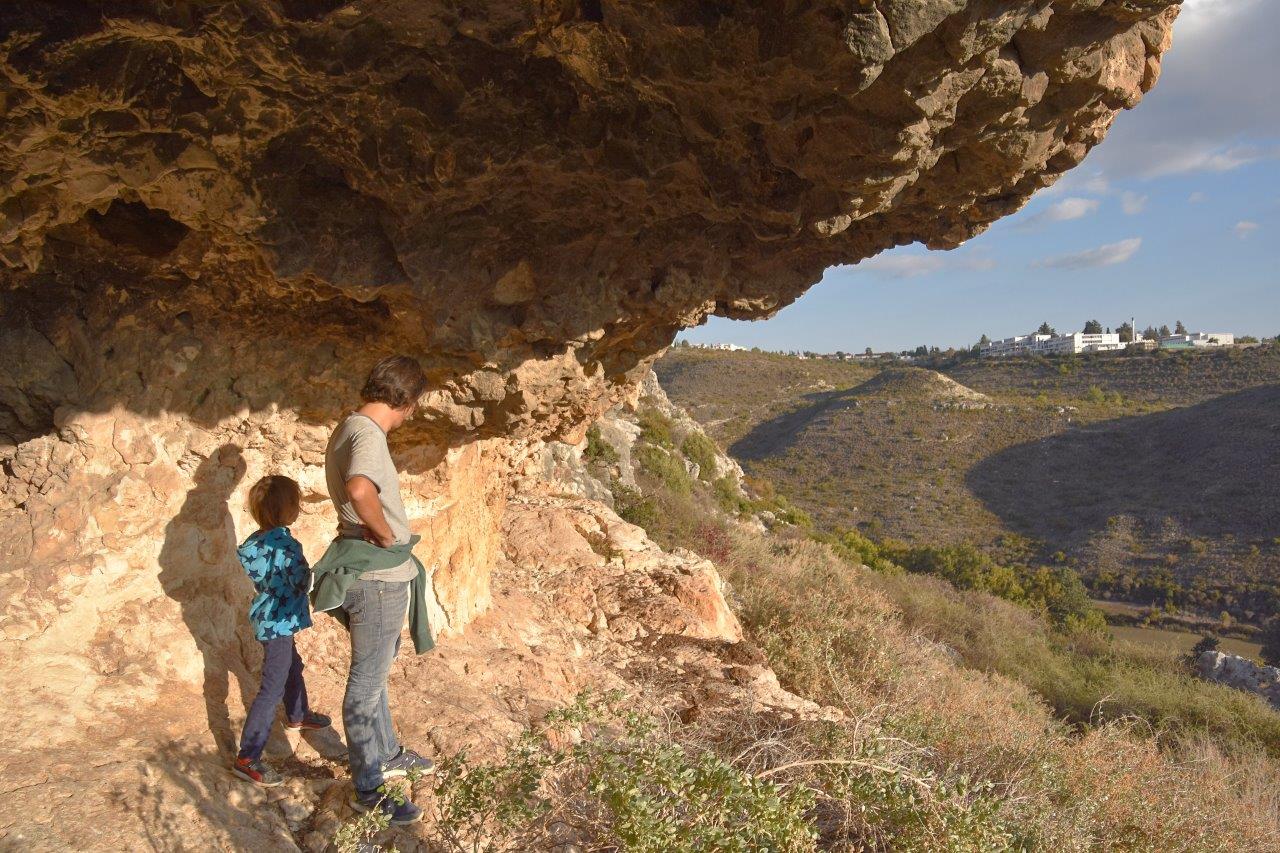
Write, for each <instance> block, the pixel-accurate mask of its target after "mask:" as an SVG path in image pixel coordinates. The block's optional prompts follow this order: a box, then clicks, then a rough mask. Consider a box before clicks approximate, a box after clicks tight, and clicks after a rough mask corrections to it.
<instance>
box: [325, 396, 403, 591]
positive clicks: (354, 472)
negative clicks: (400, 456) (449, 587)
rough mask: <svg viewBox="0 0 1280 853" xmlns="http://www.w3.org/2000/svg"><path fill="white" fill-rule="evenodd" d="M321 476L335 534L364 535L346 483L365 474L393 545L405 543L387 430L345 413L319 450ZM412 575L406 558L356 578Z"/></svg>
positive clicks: (391, 578) (397, 480) (395, 578)
mask: <svg viewBox="0 0 1280 853" xmlns="http://www.w3.org/2000/svg"><path fill="white" fill-rule="evenodd" d="M324 476H325V480H326V481H328V484H329V497H330V498H331V499H332V500H333V505H334V507H335V508H336V509H337V510H338V535H339V536H347V537H351V538H355V539H362V538H364V524H363V523H362V522H361V521H360V516H359V515H358V514H357V513H356V506H355V504H354V503H352V501H351V496H350V495H349V494H347V481H348V480H350V479H351V478H352V477H365V478H367V479H368V480H369V481H370V482H371V483H373V485H374V486H375V487H376V488H377V489H378V502H379V503H381V504H382V513H383V515H385V516H386V517H387V524H388V525H389V526H390V527H391V532H392V533H393V534H395V537H396V544H397V545H403V544H404V543H406V542H408V541H409V537H410V536H411V533H410V531H409V518H408V516H407V515H406V514H405V511H404V503H403V502H402V501H401V500H400V475H399V472H397V471H396V466H395V463H394V462H392V461H391V451H390V450H389V449H388V448H387V434H386V433H385V432H383V431H382V427H380V426H378V424H377V423H376V422H375V421H374V420H373V419H372V418H369V417H366V416H365V415H361V414H350V415H347V417H346V419H345V420H343V422H342V423H340V424H338V428H337V429H335V430H334V431H333V435H332V436H331V437H330V438H329V447H328V449H327V450H326V451H325V454H324ZM417 575H418V569H417V566H415V565H414V564H413V561H412V560H409V561H407V562H406V563H405V564H404V565H403V566H399V567H397V568H394V569H382V570H380V571H376V572H365V573H364V574H362V575H361V576H360V577H361V579H362V580H376V581H408V580H413V579H414V578H415V577H417Z"/></svg>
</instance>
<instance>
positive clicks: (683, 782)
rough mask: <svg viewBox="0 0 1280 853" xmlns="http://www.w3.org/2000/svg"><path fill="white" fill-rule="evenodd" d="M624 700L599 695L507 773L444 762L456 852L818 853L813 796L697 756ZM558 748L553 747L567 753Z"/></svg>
mask: <svg viewBox="0 0 1280 853" xmlns="http://www.w3.org/2000/svg"><path fill="white" fill-rule="evenodd" d="M621 704H622V697H621V696H620V695H614V696H610V697H605V698H603V699H595V698H592V697H590V696H583V697H579V699H578V701H577V702H576V703H575V704H574V705H572V706H570V707H568V708H565V709H562V710H559V711H555V712H552V713H551V714H549V715H548V716H547V718H546V721H545V723H544V725H545V735H546V737H538V736H535V735H534V734H533V733H531V732H526V733H525V734H524V735H523V736H522V737H520V738H519V739H518V740H517V741H516V742H515V743H513V744H512V745H511V747H510V748H509V749H508V750H507V752H506V754H505V755H504V756H503V757H502V758H501V759H500V760H499V761H497V762H495V763H493V764H487V765H476V766H472V765H469V764H468V763H467V761H466V758H465V756H458V757H455V758H453V759H449V760H446V761H443V762H441V765H440V769H439V771H438V773H437V777H436V785H435V807H436V809H437V812H438V821H437V831H439V832H440V834H441V835H442V836H443V839H444V840H445V841H446V843H447V844H448V845H449V846H450V847H452V848H453V849H460V850H481V849H483V850H526V849H547V848H548V847H550V846H552V844H549V843H548V842H549V841H552V837H551V831H552V828H553V827H555V826H557V825H559V826H561V827H568V826H571V827H572V831H573V833H574V836H575V838H574V843H575V844H577V845H580V846H585V847H586V848H588V849H593V850H601V849H615V850H627V851H635V853H666V851H673V853H679V851H688V853H694V851H705V850H717V851H743V852H744V853H745V851H755V850H770V851H779V853H792V851H794V853H799V851H807V850H813V849H814V841H815V831H814V829H813V827H812V825H811V824H810V812H811V810H812V804H813V796H812V794H811V793H810V792H809V791H808V790H807V789H805V788H803V787H796V786H788V787H783V786H780V785H778V784H776V783H774V782H772V781H770V780H768V779H765V778H761V776H759V775H757V774H752V773H749V772H747V771H745V770H743V769H740V768H738V767H736V766H734V765H733V764H732V763H730V762H729V761H726V760H725V759H724V758H722V757H720V756H719V755H717V754H715V753H714V752H712V751H710V750H707V749H699V748H693V749H690V748H688V747H686V746H685V745H683V744H681V743H680V742H678V741H677V740H676V739H674V738H673V737H672V732H671V731H670V730H669V729H667V728H666V727H662V728H659V727H658V726H656V725H655V724H654V722H653V720H652V719H651V718H649V717H647V716H645V715H644V714H642V713H640V712H637V711H634V710H623V709H622V708H621V707H620V706H621ZM578 736H581V739H580V740H578V742H577V743H575V744H573V745H572V746H569V747H567V748H554V747H552V746H550V745H549V743H548V740H551V741H554V742H558V743H568V742H570V741H572V740H574V739H575V738H576V737H578Z"/></svg>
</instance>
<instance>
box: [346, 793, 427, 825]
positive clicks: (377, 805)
mask: <svg viewBox="0 0 1280 853" xmlns="http://www.w3.org/2000/svg"><path fill="white" fill-rule="evenodd" d="M351 808H353V809H355V810H356V811H358V812H371V811H373V810H374V809H378V810H380V811H381V812H382V813H383V814H385V815H386V816H387V817H388V818H389V819H390V820H391V823H392V824H393V825H394V826H407V825H408V824H411V823H417V822H418V821H420V820H422V809H420V808H418V807H417V806H415V805H414V804H413V803H411V802H409V801H408V800H405V801H404V802H403V803H397V802H396V801H395V800H394V799H392V798H391V797H384V796H383V795H382V794H379V793H377V792H375V793H372V794H368V795H365V796H362V795H360V794H357V793H355V792H354V791H353V792H352V793H351Z"/></svg>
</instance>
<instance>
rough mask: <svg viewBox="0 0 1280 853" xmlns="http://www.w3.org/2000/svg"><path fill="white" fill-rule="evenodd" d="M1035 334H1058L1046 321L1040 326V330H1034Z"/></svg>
mask: <svg viewBox="0 0 1280 853" xmlns="http://www.w3.org/2000/svg"><path fill="white" fill-rule="evenodd" d="M1036 334H1037V335H1056V334H1058V332H1057V330H1055V329H1054V328H1053V326H1050V325H1049V321H1048V320H1046V321H1045V322H1043V323H1041V324H1040V328H1038V329H1036Z"/></svg>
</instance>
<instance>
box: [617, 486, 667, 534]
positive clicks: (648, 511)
mask: <svg viewBox="0 0 1280 853" xmlns="http://www.w3.org/2000/svg"><path fill="white" fill-rule="evenodd" d="M612 491H613V508H614V511H615V512H617V513H618V517H619V518H621V519H622V520H623V521H626V522H630V523H631V524H634V525H636V526H637V527H643V528H644V529H645V530H654V529H656V528H657V527H658V525H659V523H660V522H661V519H660V517H659V515H658V506H657V504H656V503H655V502H654V501H653V499H651V498H647V497H645V496H644V495H643V494H642V493H641V492H640V491H639V490H638V489H633V488H631V487H630V486H627V485H625V484H623V483H620V482H617V481H615V482H614V483H613V486H612Z"/></svg>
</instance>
